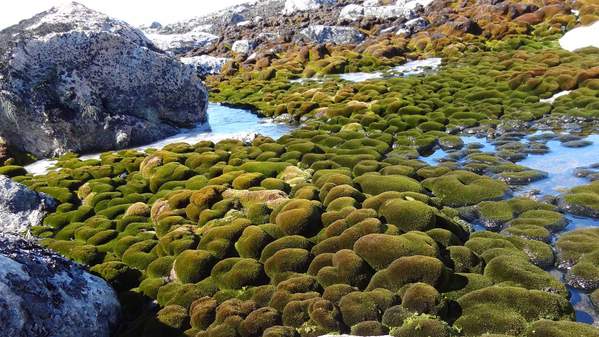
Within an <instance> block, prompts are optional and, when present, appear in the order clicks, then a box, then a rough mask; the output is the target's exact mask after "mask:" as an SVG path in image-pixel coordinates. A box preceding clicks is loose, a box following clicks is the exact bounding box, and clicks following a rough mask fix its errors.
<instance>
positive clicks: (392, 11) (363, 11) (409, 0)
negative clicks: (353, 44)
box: [339, 0, 432, 21]
mask: <svg viewBox="0 0 599 337" xmlns="http://www.w3.org/2000/svg"><path fill="white" fill-rule="evenodd" d="M431 2H432V1H431V0H399V1H397V2H396V3H395V4H393V5H386V6H380V5H379V4H378V2H364V4H362V5H357V4H349V5H346V6H345V7H343V8H342V9H341V12H340V13H339V20H340V21H342V20H348V21H357V20H361V19H362V18H364V17H373V18H377V19H382V20H387V19H393V18H399V17H404V18H406V19H413V18H415V17H416V9H417V8H418V7H419V6H422V7H426V6H427V5H429V4H430V3H431Z"/></svg>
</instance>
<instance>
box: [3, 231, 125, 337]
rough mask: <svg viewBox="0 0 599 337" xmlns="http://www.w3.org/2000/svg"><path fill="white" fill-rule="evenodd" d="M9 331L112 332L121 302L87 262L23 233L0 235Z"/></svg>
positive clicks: (67, 336)
mask: <svg viewBox="0 0 599 337" xmlns="http://www.w3.org/2000/svg"><path fill="white" fill-rule="evenodd" d="M0 308H1V310H0V331H2V335H3V336H15V337H17V336H31V337H33V336H60V337H80V336H87V337H109V336H110V335H111V332H112V331H114V328H115V327H116V325H117V323H118V318H119V314H120V305H119V302H118V299H117V297H116V293H115V292H114V290H113V289H112V288H111V287H110V286H109V285H108V284H107V283H106V282H105V281H104V280H102V279H101V278H99V277H97V276H94V275H91V274H89V273H88V272H87V271H86V270H84V269H83V268H82V267H81V266H79V265H77V264H75V263H72V262H69V261H67V260H65V259H64V258H62V257H60V256H58V255H57V254H55V253H52V252H50V251H48V250H46V249H43V248H41V247H39V246H38V245H37V244H35V243H33V242H30V241H27V240H24V239H22V238H19V237H16V236H11V235H6V234H0Z"/></svg>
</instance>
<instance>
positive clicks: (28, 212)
mask: <svg viewBox="0 0 599 337" xmlns="http://www.w3.org/2000/svg"><path fill="white" fill-rule="evenodd" d="M56 205H57V202H56V200H54V199H53V198H51V197H49V196H47V195H45V194H43V193H37V192H34V191H32V190H30V189H29V188H27V187H26V186H24V185H21V184H19V183H16V182H14V181H12V180H11V179H10V178H8V177H6V176H3V175H0V233H13V234H20V233H24V232H27V230H28V229H29V228H31V226H39V225H41V224H42V220H43V219H44V217H45V216H46V214H47V213H48V212H51V211H53V210H54V209H55V208H56Z"/></svg>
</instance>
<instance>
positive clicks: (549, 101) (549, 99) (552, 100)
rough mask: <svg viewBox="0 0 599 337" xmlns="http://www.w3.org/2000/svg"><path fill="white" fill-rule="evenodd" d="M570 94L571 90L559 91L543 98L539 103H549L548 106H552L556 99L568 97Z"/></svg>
mask: <svg viewBox="0 0 599 337" xmlns="http://www.w3.org/2000/svg"><path fill="white" fill-rule="evenodd" d="M571 92H572V90H565V91H560V92H558V93H557V94H555V95H553V96H551V97H549V98H544V99H541V100H539V102H540V103H549V104H553V102H555V100H556V99H558V98H560V97H562V96H566V95H569V94H570V93H571Z"/></svg>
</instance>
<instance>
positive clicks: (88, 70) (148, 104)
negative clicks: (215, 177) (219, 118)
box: [0, 3, 207, 156]
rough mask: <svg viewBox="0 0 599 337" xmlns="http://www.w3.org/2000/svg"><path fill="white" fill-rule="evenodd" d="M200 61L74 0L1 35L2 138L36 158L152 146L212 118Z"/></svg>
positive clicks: (0, 93) (0, 111)
mask: <svg viewBox="0 0 599 337" xmlns="http://www.w3.org/2000/svg"><path fill="white" fill-rule="evenodd" d="M206 105H207V93H206V89H205V87H204V86H203V84H202V82H201V80H200V79H199V77H198V76H197V75H196V72H195V69H194V67H192V66H190V65H185V64H183V63H181V62H179V61H178V60H176V59H175V58H173V57H171V56H169V55H168V54H166V53H165V52H163V51H161V50H159V49H158V48H156V46H154V44H152V42H150V41H149V40H148V39H147V38H146V37H145V35H144V34H143V33H142V32H141V31H139V30H137V29H135V28H133V27H131V26H129V25H128V24H126V23H124V22H122V21H119V20H115V19H112V18H110V17H107V16H106V15H104V14H101V13H98V12H95V11H93V10H90V9H88V8H86V7H84V6H82V5H80V4H77V3H72V4H69V5H65V6H63V7H54V8H52V9H50V10H48V11H46V12H43V13H40V14H38V15H36V16H34V17H33V18H31V19H28V20H24V21H21V22H20V23H19V24H18V25H15V26H12V27H9V28H7V29H5V30H3V31H1V32H0V136H2V137H4V138H5V139H6V140H7V141H8V143H9V144H14V146H15V147H20V148H19V149H18V150H24V151H28V152H31V153H33V154H35V155H38V156H48V155H52V154H59V153H63V152H66V151H69V150H72V151H79V152H82V151H92V150H105V149H113V148H122V147H126V146H132V145H135V144H140V143H147V142H151V141H154V140H157V139H160V138H164V137H166V136H169V135H172V134H175V133H177V132H178V127H192V126H194V125H196V124H197V123H200V122H203V121H205V120H206V112H205V110H206Z"/></svg>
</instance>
